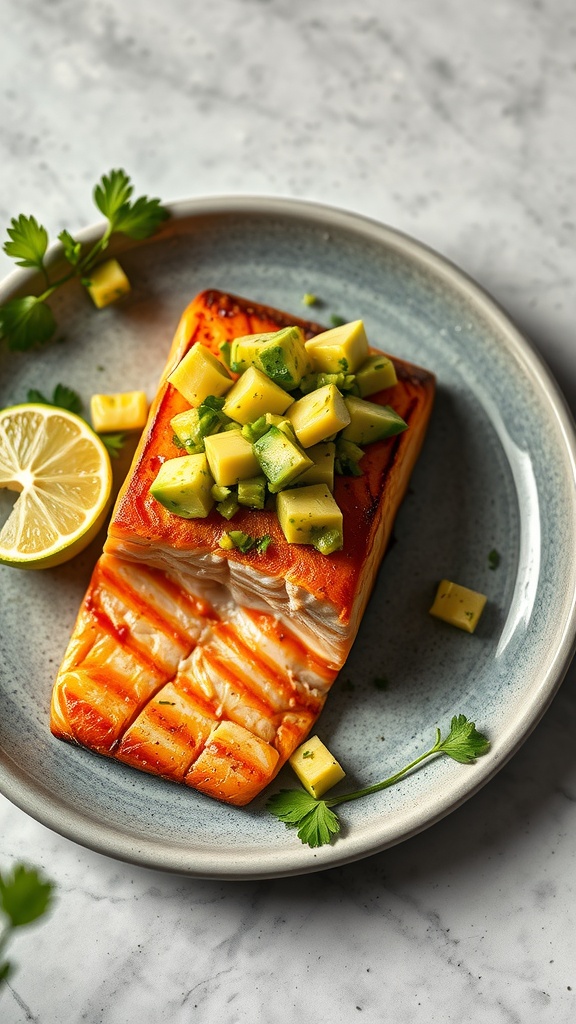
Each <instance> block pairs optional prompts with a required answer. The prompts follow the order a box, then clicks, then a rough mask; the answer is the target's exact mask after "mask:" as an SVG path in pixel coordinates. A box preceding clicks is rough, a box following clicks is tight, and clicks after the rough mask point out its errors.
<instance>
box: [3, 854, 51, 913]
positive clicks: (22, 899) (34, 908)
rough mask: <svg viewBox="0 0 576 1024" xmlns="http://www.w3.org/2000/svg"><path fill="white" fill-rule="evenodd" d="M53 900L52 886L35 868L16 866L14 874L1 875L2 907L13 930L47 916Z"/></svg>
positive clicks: (22, 865)
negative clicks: (44, 915)
mask: <svg viewBox="0 0 576 1024" xmlns="http://www.w3.org/2000/svg"><path fill="white" fill-rule="evenodd" d="M51 898H52V884H51V883H50V882H46V881H44V880H43V879H42V878H41V877H40V875H39V874H38V872H37V871H36V869H35V868H27V867H25V865H24V864H16V866H15V867H14V869H13V871H12V874H11V875H7V876H3V875H2V874H0V907H1V908H2V910H3V911H4V913H5V914H6V917H7V918H8V920H9V922H10V926H11V927H12V928H19V927H21V926H22V925H25V924H31V923H32V921H35V920H36V919H37V918H38V917H41V916H42V914H45V913H46V911H47V910H48V907H49V905H50V901H51Z"/></svg>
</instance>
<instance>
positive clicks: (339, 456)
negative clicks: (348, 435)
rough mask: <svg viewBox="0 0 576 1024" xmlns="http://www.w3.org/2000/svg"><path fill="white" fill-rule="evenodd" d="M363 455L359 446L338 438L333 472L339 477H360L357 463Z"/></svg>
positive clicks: (360, 471)
mask: <svg viewBox="0 0 576 1024" xmlns="http://www.w3.org/2000/svg"><path fill="white" fill-rule="evenodd" d="M363 455H364V449H363V448H361V447H360V445H357V444H354V442H353V441H346V440H345V439H344V438H343V437H339V438H338V439H337V441H336V457H335V459H334V469H335V471H336V472H337V473H339V474H340V476H362V470H361V468H360V465H359V463H360V459H361V458H362V456H363Z"/></svg>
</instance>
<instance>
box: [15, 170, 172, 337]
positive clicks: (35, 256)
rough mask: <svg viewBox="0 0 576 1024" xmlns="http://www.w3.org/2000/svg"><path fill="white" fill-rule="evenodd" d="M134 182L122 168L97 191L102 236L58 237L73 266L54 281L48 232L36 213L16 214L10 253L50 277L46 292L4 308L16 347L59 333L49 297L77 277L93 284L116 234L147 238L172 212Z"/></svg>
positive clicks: (19, 263) (63, 234)
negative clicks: (89, 239)
mask: <svg viewBox="0 0 576 1024" xmlns="http://www.w3.org/2000/svg"><path fill="white" fill-rule="evenodd" d="M133 191H134V188H133V185H132V183H131V181H130V178H129V176H128V175H127V174H126V172H125V171H123V170H122V169H117V170H112V171H110V172H109V174H104V175H103V177H102V178H101V180H100V181H99V182H98V184H97V185H96V187H95V189H94V193H93V198H94V202H95V204H96V206H97V207H98V209H99V210H100V212H101V213H103V214H104V216H105V218H106V220H107V221H108V223H107V225H106V228H105V230H104V232H103V234H102V236H101V237H100V238H99V239H98V240H97V241H96V242H95V243H94V244H93V245H92V246H87V245H84V244H83V243H81V242H79V241H78V240H77V239H75V238H74V237H73V235H71V234H70V232H69V231H66V230H64V231H61V232H60V234H59V235H58V239H59V241H60V242H61V244H62V248H63V253H64V258H65V260H66V261H67V263H68V264H69V265H70V270H69V271H67V273H65V274H63V275H62V276H61V277H58V278H57V279H56V280H53V279H52V278H51V276H50V273H49V270H48V268H47V266H46V262H45V257H46V253H47V250H48V240H49V239H48V232H47V231H46V228H45V227H43V226H42V224H40V223H39V222H38V221H37V220H36V218H35V217H32V216H29V217H28V216H26V215H25V214H23V213H21V214H20V215H19V216H18V217H13V218H12V221H11V223H10V227H9V228H8V229H7V231H8V241H6V242H5V243H4V252H5V253H6V255H7V256H10V257H11V259H13V260H15V262H16V265H17V266H19V267H25V268H28V269H31V270H38V271H40V273H41V274H42V277H43V280H44V290H43V291H42V292H41V293H40V295H25V296H22V297H19V298H15V299H10V300H9V301H8V302H6V303H4V305H2V306H0V338H2V337H3V338H5V339H6V342H7V344H8V347H9V348H11V349H17V350H25V349H29V348H32V347H33V346H35V345H43V344H45V343H46V342H47V341H49V340H50V338H52V336H53V335H54V333H55V331H56V320H55V317H54V314H53V312H52V310H51V309H50V307H49V305H48V304H47V300H48V299H49V298H50V296H51V295H53V293H54V292H55V291H56V290H57V289H58V288H60V287H61V286H62V285H63V284H65V283H66V282H67V281H70V280H71V279H72V278H78V279H79V280H80V281H81V282H82V284H83V285H84V286H87V285H89V284H90V271H91V270H92V269H93V267H94V266H95V265H96V263H97V261H98V259H99V257H100V256H101V255H102V253H103V252H104V251H105V249H107V247H108V245H109V243H110V238H111V237H112V235H113V234H115V233H118V232H119V233H121V234H123V235H127V236H128V237H129V238H134V239H139V240H140V239H143V238H148V237H149V236H150V235H152V234H154V232H155V231H156V230H157V228H158V227H159V226H160V224H161V223H162V221H163V220H165V219H166V218H167V217H168V216H169V214H168V211H167V210H166V209H165V208H164V207H163V206H162V205H161V203H160V200H159V199H149V198H148V196H140V197H139V198H137V199H133V198H132V195H133Z"/></svg>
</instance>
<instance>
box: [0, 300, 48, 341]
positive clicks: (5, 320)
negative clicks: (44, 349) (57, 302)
mask: <svg viewBox="0 0 576 1024" xmlns="http://www.w3.org/2000/svg"><path fill="white" fill-rule="evenodd" d="M55 330H56V321H55V319H54V316H53V313H52V310H51V309H50V307H49V306H47V305H46V303H45V302H42V300H41V299H39V298H36V296H35V295H26V296H24V298H21V299H10V301H9V302H6V303H5V304H4V305H3V306H0V337H2V338H6V340H7V342H8V347H9V348H11V349H13V350H19V351H24V350H25V349H29V348H32V347H33V346H34V345H44V344H45V343H46V342H47V341H49V340H50V338H51V337H52V335H53V334H54V331H55Z"/></svg>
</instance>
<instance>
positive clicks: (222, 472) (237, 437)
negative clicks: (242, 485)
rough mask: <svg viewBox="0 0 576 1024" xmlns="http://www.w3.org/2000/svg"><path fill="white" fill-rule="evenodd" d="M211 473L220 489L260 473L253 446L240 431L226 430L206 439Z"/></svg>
mask: <svg viewBox="0 0 576 1024" xmlns="http://www.w3.org/2000/svg"><path fill="white" fill-rule="evenodd" d="M204 448H205V450H206V458H207V459H208V465H209V466H210V472H211V473H212V476H213V477H214V480H215V482H216V483H217V484H218V486H219V487H232V486H233V485H234V484H236V483H238V481H239V480H248V479H249V478H250V477H253V476H257V475H258V474H259V473H260V463H259V462H258V459H257V458H256V456H255V454H254V452H253V450H252V445H251V444H250V442H249V441H247V440H246V438H245V437H243V436H242V434H241V433H240V431H239V430H225V431H224V432H223V433H221V434H209V435H208V436H207V437H205V438H204Z"/></svg>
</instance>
